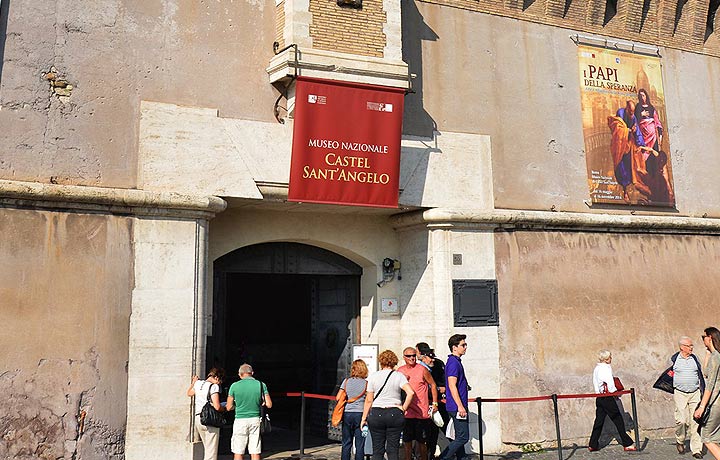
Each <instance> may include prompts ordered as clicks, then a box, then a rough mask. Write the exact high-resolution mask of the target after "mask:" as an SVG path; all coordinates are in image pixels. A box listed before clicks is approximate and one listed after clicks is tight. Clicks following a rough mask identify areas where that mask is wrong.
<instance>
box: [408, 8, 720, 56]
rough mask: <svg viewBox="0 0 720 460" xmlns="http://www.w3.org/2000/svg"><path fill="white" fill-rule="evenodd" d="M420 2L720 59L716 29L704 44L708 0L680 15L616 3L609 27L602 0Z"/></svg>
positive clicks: (719, 38) (663, 10) (719, 42)
mask: <svg viewBox="0 0 720 460" xmlns="http://www.w3.org/2000/svg"><path fill="white" fill-rule="evenodd" d="M418 1H422V2H425V3H434V4H438V5H446V6H450V7H454V8H461V9H464V10H470V11H478V12H481V13H487V14H493V15H497V16H504V17H510V18H516V19H520V20H525V21H530V22H537V23H542V24H548V25H553V26H558V27H564V28H567V29H572V30H577V31H580V32H584V33H593V34H599V35H606V36H608V37H614V38H619V39H622V40H629V41H637V42H640V43H647V44H652V45H658V46H665V47H668V48H675V49H681V50H686V51H693V52H696V53H702V54H708V55H711V56H718V57H720V30H718V28H716V29H715V32H714V33H713V34H712V35H711V36H710V37H709V38H708V39H707V40H705V24H706V20H707V11H708V6H709V0H688V1H687V2H686V3H685V4H684V5H683V7H682V9H681V11H680V12H678V11H677V8H678V1H677V0H619V1H618V5H617V13H616V14H615V16H614V17H613V18H611V19H610V21H609V22H608V23H607V24H604V22H605V8H606V4H607V2H606V0H418ZM718 16H720V14H719V15H718ZM716 22H718V23H720V18H718V19H717V20H716ZM676 23H677V24H676Z"/></svg>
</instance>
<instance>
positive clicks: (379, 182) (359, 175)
mask: <svg viewBox="0 0 720 460" xmlns="http://www.w3.org/2000/svg"><path fill="white" fill-rule="evenodd" d="M404 96H405V91H404V90H403V89H399V88H386V87H381V86H372V85H364V84H359V83H347V82H336V81H330V80H320V79H313V78H306V77H299V78H298V81H297V89H296V94H295V126H294V127H293V149H292V162H291V166H290V188H289V191H288V200H289V201H305V202H309V203H328V204H345V205H354V206H375V207H383V208H396V207H397V206H398V184H399V176H400V135H401V132H402V116H403V102H404Z"/></svg>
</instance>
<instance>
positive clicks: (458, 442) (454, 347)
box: [440, 334, 470, 460]
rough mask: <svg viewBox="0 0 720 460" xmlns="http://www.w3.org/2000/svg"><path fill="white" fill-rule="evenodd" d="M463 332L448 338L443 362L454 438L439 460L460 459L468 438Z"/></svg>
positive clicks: (465, 345)
mask: <svg viewBox="0 0 720 460" xmlns="http://www.w3.org/2000/svg"><path fill="white" fill-rule="evenodd" d="M466 337H467V336H466V335H465V334H455V335H453V336H452V337H450V339H449V340H448V347H450V355H449V356H448V360H447V364H445V388H446V393H447V398H446V399H447V401H446V403H445V407H446V408H447V411H448V414H449V415H450V417H451V418H452V420H453V425H454V427H455V439H453V441H452V442H451V443H450V445H448V446H447V447H446V448H445V450H443V452H442V453H441V454H440V460H453V458H456V459H457V460H462V458H463V457H464V456H465V444H466V443H467V442H468V441H469V440H470V424H469V423H468V413H467V408H468V383H467V379H466V378H465V369H464V368H463V365H462V361H461V359H460V358H462V356H463V355H464V354H465V352H466V351H467V343H466V342H465V338H466Z"/></svg>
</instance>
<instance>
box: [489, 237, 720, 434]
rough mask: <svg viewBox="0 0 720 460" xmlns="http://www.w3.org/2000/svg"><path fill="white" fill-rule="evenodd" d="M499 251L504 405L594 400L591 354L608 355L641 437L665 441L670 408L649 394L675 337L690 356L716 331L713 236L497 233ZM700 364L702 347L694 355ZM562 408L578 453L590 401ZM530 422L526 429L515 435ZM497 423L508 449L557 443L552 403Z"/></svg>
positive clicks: (506, 414) (716, 247) (719, 255)
mask: <svg viewBox="0 0 720 460" xmlns="http://www.w3.org/2000/svg"><path fill="white" fill-rule="evenodd" d="M495 246H496V266H497V278H498V284H499V298H500V330H499V340H500V368H501V376H502V378H501V389H502V396H507V397H515V396H517V397H521V396H538V395H550V394H552V393H557V394H573V393H587V392H591V391H592V378H591V376H592V371H593V368H594V366H595V364H596V362H597V352H598V351H599V350H601V349H603V348H607V349H609V350H611V352H612V353H613V363H612V365H613V371H614V372H615V374H616V375H618V376H619V377H620V378H621V380H622V382H623V384H624V385H625V387H626V388H630V387H634V388H635V389H636V391H637V405H638V419H639V423H640V428H641V430H642V433H644V434H645V435H648V436H650V437H657V436H660V435H667V434H668V431H669V430H668V428H669V427H672V426H674V420H673V403H672V398H671V396H670V395H668V394H667V393H664V392H662V391H659V390H655V389H653V388H652V385H653V383H654V382H655V379H656V378H657V377H658V375H659V374H660V372H662V371H663V370H664V369H665V368H666V367H667V366H668V365H669V364H668V363H669V357H670V355H671V354H672V353H674V352H675V351H677V341H678V338H679V337H680V336H682V335H688V336H690V337H693V338H694V340H695V343H696V346H697V345H698V344H699V337H700V334H701V332H702V329H703V328H705V327H707V326H709V325H716V324H718V322H720V317H719V316H718V314H717V296H716V293H717V292H718V290H720V283H719V282H718V279H720V278H719V276H718V275H720V272H719V270H718V268H717V267H718V262H720V241H719V240H718V238H717V236H714V235H706V236H701V235H672V234H645V233H599V232H598V233H595V232H572V231H570V232H557V231H544V232H540V231H512V232H498V233H496V236H495ZM704 352H705V351H704V349H703V347H702V344H699V346H697V348H696V350H695V353H696V354H698V356H701V357H702V356H704V355H703V354H704ZM622 400H623V403H624V408H625V411H626V412H628V413H631V405H630V398H629V397H623V398H622ZM526 404H532V406H526ZM559 406H560V407H559V408H560V418H561V425H562V433H563V438H564V439H575V440H578V442H585V441H586V440H587V436H589V433H590V429H591V427H592V420H593V417H594V400H593V399H572V400H562V401H561V402H560V404H559ZM529 410H532V411H533V413H537V414H538V415H537V417H536V418H534V419H533V420H532V423H517V421H518V420H526V419H527V415H526V414H527V411H529ZM500 411H501V417H502V421H503V424H502V431H503V442H505V443H527V442H537V441H545V440H552V439H554V437H555V431H554V423H553V419H552V404H551V403H550V402H549V401H545V402H542V403H522V404H502V405H501V406H500Z"/></svg>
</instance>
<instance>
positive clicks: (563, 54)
mask: <svg viewBox="0 0 720 460" xmlns="http://www.w3.org/2000/svg"><path fill="white" fill-rule="evenodd" d="M475 3H477V2H475ZM481 3H483V2H481ZM486 3H487V2H486ZM536 3H537V2H536ZM573 3H574V2H573ZM403 28H404V31H406V32H407V34H406V35H405V36H404V37H403V49H404V51H403V52H404V53H405V54H404V56H405V58H406V59H407V61H408V64H409V66H410V71H411V72H413V73H416V74H417V75H418V78H417V79H415V81H414V88H415V89H416V93H414V94H408V96H407V97H406V115H405V120H404V124H403V129H404V131H405V132H406V133H407V134H416V135H420V136H431V135H432V133H433V132H434V130H437V131H439V132H440V133H442V132H446V131H452V132H462V133H475V134H483V135H487V136H489V138H490V145H491V151H492V178H493V179H492V180H493V193H494V204H495V207H496V208H509V209H535V210H549V209H551V208H553V207H554V209H555V210H557V211H575V212H593V213H595V212H597V213H607V212H617V211H615V210H609V209H606V208H604V209H592V210H591V209H589V208H588V207H587V206H586V204H585V203H584V201H585V200H587V199H588V198H589V193H588V188H587V164H586V159H585V151H584V140H583V132H582V120H581V116H580V115H581V114H580V77H579V72H578V50H577V46H576V45H575V43H573V41H572V40H571V38H570V36H571V34H572V33H573V31H572V30H569V29H561V28H558V27H551V26H549V25H544V24H536V23H531V22H527V21H520V20H518V19H514V18H507V17H500V16H495V15H490V14H484V13H479V12H476V11H469V10H463V9H457V8H450V7H447V6H439V5H435V4H429V3H423V2H415V3H413V2H404V3H403ZM661 54H662V56H663V57H662V59H661V64H662V66H663V79H664V89H665V95H666V109H667V120H663V124H664V125H665V126H666V128H667V131H668V135H669V139H670V147H671V150H672V154H671V162H672V170H673V180H674V186H675V196H676V200H677V210H678V212H679V213H680V214H682V215H696V216H701V215H703V214H707V216H709V217H720V207H718V205H717V203H720V188H718V187H717V186H716V180H715V178H714V171H716V170H717V169H718V168H720V159H719V157H718V155H717V154H716V149H713V148H708V147H707V145H716V144H718V143H720V120H718V118H717V117H716V116H714V115H713V114H714V113H717V112H718V111H720V86H719V85H718V83H717V75H720V59H719V58H717V57H712V56H706V55H702V54H696V53H688V52H684V51H678V50H674V49H669V48H663V49H661ZM462 69H471V70H469V71H468V70H462ZM447 82H452V84H448V83H447ZM638 212H642V211H638Z"/></svg>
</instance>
